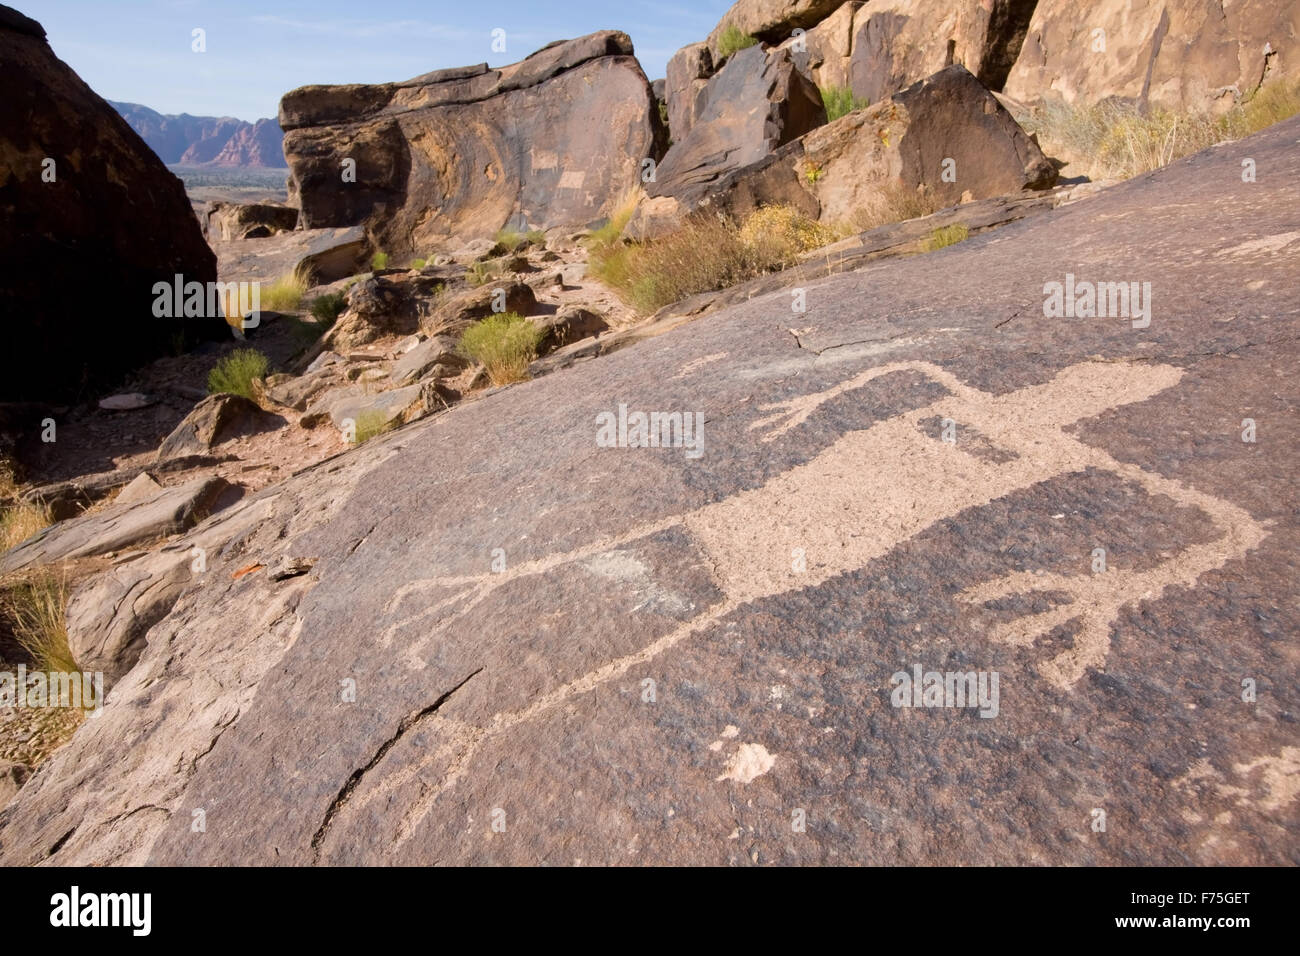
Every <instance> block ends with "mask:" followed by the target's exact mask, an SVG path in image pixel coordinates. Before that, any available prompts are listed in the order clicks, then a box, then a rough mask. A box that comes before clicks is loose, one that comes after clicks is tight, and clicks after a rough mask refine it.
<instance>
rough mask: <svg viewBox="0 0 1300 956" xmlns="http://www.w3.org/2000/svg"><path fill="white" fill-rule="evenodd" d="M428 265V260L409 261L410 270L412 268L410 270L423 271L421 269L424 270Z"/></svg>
mask: <svg viewBox="0 0 1300 956" xmlns="http://www.w3.org/2000/svg"><path fill="white" fill-rule="evenodd" d="M428 264H429V260H428V259H412V260H411V268H412V269H423V268H424V267H425V266H427V265H428Z"/></svg>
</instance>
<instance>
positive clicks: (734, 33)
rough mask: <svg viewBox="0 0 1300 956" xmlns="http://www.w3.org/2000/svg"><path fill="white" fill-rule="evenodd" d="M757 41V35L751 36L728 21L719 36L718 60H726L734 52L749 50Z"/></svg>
mask: <svg viewBox="0 0 1300 956" xmlns="http://www.w3.org/2000/svg"><path fill="white" fill-rule="evenodd" d="M756 43H758V38H757V37H752V36H750V35H749V34H748V33H746V32H745V31H744V30H742V29H740V27H738V26H736V25H735V24H734V23H728V24H727V25H726V26H725V27H723V29H722V34H721V36H719V37H718V61H719V62H721V61H723V60H726V59H727V58H729V57H730V56H731V55H732V54H733V53H739V52H740V51H741V50H747V49H749V48H750V47H751V46H754V45H755V44H756Z"/></svg>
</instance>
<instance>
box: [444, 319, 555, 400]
mask: <svg viewBox="0 0 1300 956" xmlns="http://www.w3.org/2000/svg"><path fill="white" fill-rule="evenodd" d="M544 335H545V333H544V332H543V331H542V330H541V329H539V328H538V327H537V326H536V325H534V324H533V323H532V322H529V321H528V320H527V319H525V318H524V317H523V316H521V315H518V314H516V313H514V312H502V313H498V314H495V315H490V316H488V317H487V318H485V319H483V320H482V321H480V322H476V323H474V325H472V326H470V327H469V328H468V329H466V330H465V332H464V334H463V335H461V337H460V343H459V350H460V352H461V354H462V355H464V356H465V357H466V358H469V359H472V360H473V361H475V362H482V363H483V367H484V368H486V369H487V373H488V378H490V379H491V380H492V384H493V385H508V384H509V383H511V382H522V381H524V380H525V379H527V378H528V366H529V364H530V363H531V362H532V361H533V359H535V358H537V349H538V347H539V346H540V345H541V344H542V337H543V336H544Z"/></svg>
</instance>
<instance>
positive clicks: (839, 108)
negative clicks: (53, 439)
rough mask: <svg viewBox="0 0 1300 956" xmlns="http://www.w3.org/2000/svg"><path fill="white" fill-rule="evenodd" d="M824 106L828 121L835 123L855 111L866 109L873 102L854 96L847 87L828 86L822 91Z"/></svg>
mask: <svg viewBox="0 0 1300 956" xmlns="http://www.w3.org/2000/svg"><path fill="white" fill-rule="evenodd" d="M821 94H822V105H823V106H825V107H826V121H827V122H834V121H835V120H837V119H839V118H840V117H841V116H847V115H848V114H850V113H852V112H853V111H854V110H860V109H865V108H866V107H868V106H870V105H871V101H870V100H867V99H863V98H862V97H859V96H854V95H853V90H852V89H850V88H849V87H847V86H827V87H825V88H823V89H822V91H821Z"/></svg>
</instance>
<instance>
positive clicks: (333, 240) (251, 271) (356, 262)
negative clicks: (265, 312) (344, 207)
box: [209, 226, 369, 285]
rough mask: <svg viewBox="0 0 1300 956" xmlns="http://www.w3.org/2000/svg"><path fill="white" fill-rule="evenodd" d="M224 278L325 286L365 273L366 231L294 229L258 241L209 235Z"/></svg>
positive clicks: (356, 229) (357, 229) (341, 228)
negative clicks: (292, 278)
mask: <svg viewBox="0 0 1300 956" xmlns="http://www.w3.org/2000/svg"><path fill="white" fill-rule="evenodd" d="M209 241H210V242H211V244H212V248H213V249H214V250H216V253H217V268H218V271H219V272H220V273H221V276H222V278H223V279H228V280H236V279H238V280H242V281H250V282H251V281H259V282H274V281H275V280H277V279H280V278H283V277H284V276H288V275H294V274H297V275H301V276H303V277H304V278H306V280H307V281H308V282H310V283H312V284H314V285H325V284H327V283H330V282H335V281H337V280H339V279H346V278H347V277H348V276H352V275H356V274H357V273H358V272H361V271H364V269H365V268H367V266H366V261H367V258H368V257H369V253H368V252H367V248H366V233H365V230H364V229H363V228H362V227H361V226H348V227H340V228H337V229H329V228H326V229H295V230H293V231H292V232H278V233H274V234H273V235H270V236H268V237H266V238H264V239H259V240H258V241H257V242H244V241H243V240H242V239H221V238H217V237H215V236H211V235H210V236H209Z"/></svg>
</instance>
